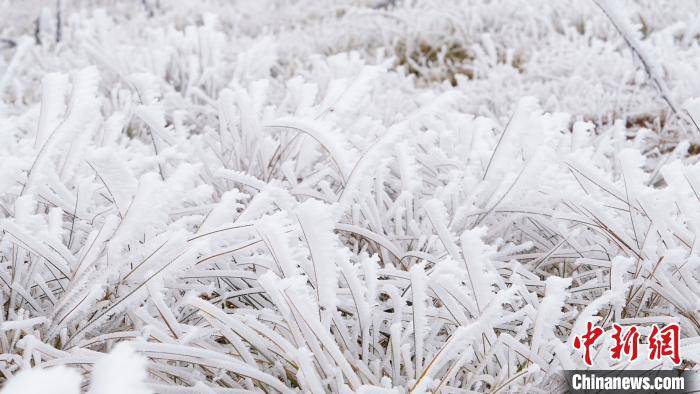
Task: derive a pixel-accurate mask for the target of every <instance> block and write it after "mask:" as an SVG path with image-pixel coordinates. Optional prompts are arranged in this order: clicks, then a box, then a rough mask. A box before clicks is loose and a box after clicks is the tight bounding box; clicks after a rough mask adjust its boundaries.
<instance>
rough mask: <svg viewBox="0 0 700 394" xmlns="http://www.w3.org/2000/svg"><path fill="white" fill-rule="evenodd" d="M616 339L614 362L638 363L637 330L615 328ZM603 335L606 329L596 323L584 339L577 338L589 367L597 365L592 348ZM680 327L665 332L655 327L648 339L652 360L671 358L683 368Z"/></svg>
mask: <svg viewBox="0 0 700 394" xmlns="http://www.w3.org/2000/svg"><path fill="white" fill-rule="evenodd" d="M612 328H613V333H612V336H611V337H612V339H613V341H614V342H615V344H614V345H613V346H612V347H611V348H610V357H612V358H613V359H614V360H621V359H622V358H623V356H624V357H625V358H626V359H628V360H629V361H634V360H636V359H637V356H638V354H639V344H640V336H641V335H640V333H639V330H638V329H637V327H636V326H630V327H622V326H620V325H618V324H613V325H612ZM601 335H603V329H602V328H600V327H595V326H594V325H593V323H591V322H588V323H587V324H586V332H585V333H583V334H582V335H579V336H576V337H574V348H575V349H577V350H583V361H584V362H585V363H586V365H588V366H590V365H592V364H593V362H592V360H591V347H592V346H593V345H595V343H596V341H597V340H598V338H600V336H601ZM679 344H680V326H678V324H667V325H666V326H664V327H663V328H660V327H659V326H658V325H656V324H654V325H652V326H651V333H650V334H649V337H648V342H647V343H646V344H645V345H646V346H648V349H649V354H648V357H649V359H650V360H661V359H662V358H668V359H670V360H671V361H673V363H674V364H680V362H681V358H680V352H679Z"/></svg>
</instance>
